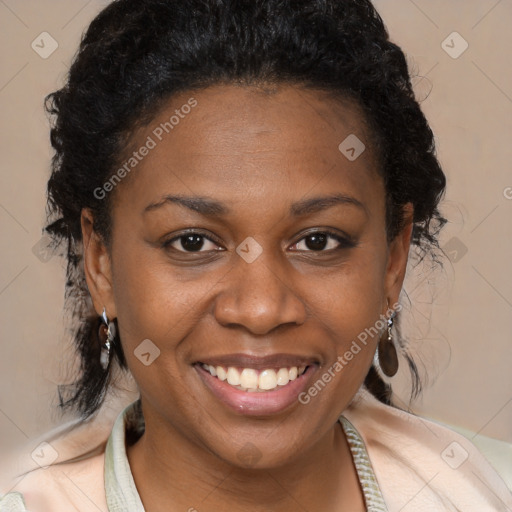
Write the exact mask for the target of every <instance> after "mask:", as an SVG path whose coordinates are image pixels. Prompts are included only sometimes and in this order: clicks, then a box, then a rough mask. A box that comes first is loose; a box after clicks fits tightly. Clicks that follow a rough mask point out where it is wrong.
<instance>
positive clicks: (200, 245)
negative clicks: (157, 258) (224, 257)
mask: <svg viewBox="0 0 512 512" xmlns="http://www.w3.org/2000/svg"><path fill="white" fill-rule="evenodd" d="M163 245H164V247H165V248H169V247H171V248H173V249H175V250H177V251H179V252H207V251H218V250H221V249H220V248H219V246H218V245H217V244H216V243H215V242H214V241H213V240H212V239H210V238H209V237H207V236H206V235H204V234H202V233H197V232H188V233H185V234H182V235H180V236H175V237H174V238H171V239H170V240H167V241H165V242H164V244H163Z"/></svg>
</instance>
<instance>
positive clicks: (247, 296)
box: [214, 251, 307, 335]
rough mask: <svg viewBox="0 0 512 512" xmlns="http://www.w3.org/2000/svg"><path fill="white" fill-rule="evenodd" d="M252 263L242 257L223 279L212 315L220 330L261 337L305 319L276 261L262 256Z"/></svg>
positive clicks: (304, 308) (291, 284) (302, 306)
mask: <svg viewBox="0 0 512 512" xmlns="http://www.w3.org/2000/svg"><path fill="white" fill-rule="evenodd" d="M264 254H265V251H264V252H263V253H262V254H261V255H260V256H259V257H258V258H257V259H256V260H255V261H253V262H252V263H247V262H246V261H244V260H243V259H242V258H239V260H237V261H236V263H235V266H234V268H232V269H231V271H230V272H229V273H228V274H227V275H226V276H225V278H224V279H223V281H222V282H223V284H224V287H223V289H222V291H221V292H220V293H219V294H218V295H217V297H216V301H215V306H214V315H215V318H216V320H217V321H218V322H219V323H220V324H221V325H222V326H224V327H233V326H239V327H243V328H245V329H246V330H247V331H250V332H251V333H252V334H255V335H265V334H268V333H269V332H271V331H273V330H274V329H276V328H277V327H279V326H282V325H285V324H290V325H301V324H303V323H304V321H305V318H306V313H307V311H306V307H305V304H304V302H303V301H302V300H301V299H300V298H299V297H298V296H297V294H296V293H295V292H294V290H293V282H290V281H291V280H290V277H289V273H288V277H286V275H285V273H284V271H283V268H282V265H281V264H278V262H277V261H276V259H273V260H272V257H271V256H269V257H266V256H264Z"/></svg>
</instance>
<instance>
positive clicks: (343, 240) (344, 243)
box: [162, 229, 357, 254]
mask: <svg viewBox="0 0 512 512" xmlns="http://www.w3.org/2000/svg"><path fill="white" fill-rule="evenodd" d="M318 234H321V235H327V236H328V237H330V238H333V239H334V240H336V241H337V242H338V243H339V247H336V248H334V249H328V250H320V251H313V250H311V249H310V250H302V249H300V250H298V251H297V252H311V253H330V252H334V251H339V250H341V249H351V248H353V247H356V245H357V243H356V242H355V241H353V240H351V239H350V238H347V237H343V236H341V235H339V234H338V233H335V232H333V231H330V230H329V229H322V230H317V231H311V232H309V233H307V234H305V235H304V236H303V237H302V238H300V239H299V240H298V241H297V242H295V243H293V244H292V245H297V244H298V243H300V242H302V241H303V240H305V239H306V238H308V236H312V235H318ZM187 235H197V236H200V237H202V238H205V239H206V240H209V241H210V242H212V243H214V244H216V245H220V243H219V242H217V241H216V240H215V239H214V238H212V237H210V236H208V235H206V234H205V233H203V232H201V231H187V232H185V233H182V234H181V235H178V236H174V237H173V238H171V239H169V240H165V241H164V242H163V243H162V247H163V248H164V249H169V248H170V249H174V248H173V247H170V246H171V244H172V243H173V242H176V241H178V240H180V238H182V237H185V236H187ZM175 250H176V251H177V252H181V253H184V254H197V253H201V252H203V253H204V252H211V251H201V250H199V251H183V250H180V249H175Z"/></svg>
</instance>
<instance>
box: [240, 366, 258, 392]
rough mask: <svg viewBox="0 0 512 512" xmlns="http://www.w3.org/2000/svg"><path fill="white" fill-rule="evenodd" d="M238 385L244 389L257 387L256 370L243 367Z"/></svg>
mask: <svg viewBox="0 0 512 512" xmlns="http://www.w3.org/2000/svg"><path fill="white" fill-rule="evenodd" d="M240 386H242V387H243V388H245V389H256V388H257V387H258V372H257V371H256V370H253V369H252V368H244V369H243V370H242V373H241V374H240Z"/></svg>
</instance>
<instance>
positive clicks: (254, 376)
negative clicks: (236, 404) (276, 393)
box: [202, 364, 306, 392]
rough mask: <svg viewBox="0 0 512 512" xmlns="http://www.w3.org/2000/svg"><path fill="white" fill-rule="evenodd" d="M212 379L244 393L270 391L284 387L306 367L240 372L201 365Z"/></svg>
mask: <svg viewBox="0 0 512 512" xmlns="http://www.w3.org/2000/svg"><path fill="white" fill-rule="evenodd" d="M202 366H203V368H204V369H205V370H207V371H208V372H210V374H211V375H212V376H213V377H217V378H218V379H219V380H221V381H224V380H227V382H228V384H230V385H231V386H233V387H236V388H237V389H241V390H244V391H252V392H254V391H270V390H273V389H276V388H277V387H278V386H286V384H288V383H289V382H290V381H292V380H295V379H296V378H297V377H299V376H300V375H302V374H303V373H304V372H305V371H306V366H300V367H297V366H292V367H290V368H286V367H283V368H279V369H278V370H275V369H273V368H268V369H265V370H262V371H260V372H258V370H255V369H253V368H243V369H242V371H241V372H240V371H239V370H238V368H235V367H233V366H230V367H228V368H227V369H226V368H225V367H223V366H212V365H210V364H203V365H202Z"/></svg>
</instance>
